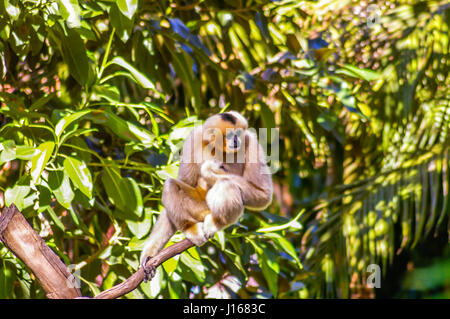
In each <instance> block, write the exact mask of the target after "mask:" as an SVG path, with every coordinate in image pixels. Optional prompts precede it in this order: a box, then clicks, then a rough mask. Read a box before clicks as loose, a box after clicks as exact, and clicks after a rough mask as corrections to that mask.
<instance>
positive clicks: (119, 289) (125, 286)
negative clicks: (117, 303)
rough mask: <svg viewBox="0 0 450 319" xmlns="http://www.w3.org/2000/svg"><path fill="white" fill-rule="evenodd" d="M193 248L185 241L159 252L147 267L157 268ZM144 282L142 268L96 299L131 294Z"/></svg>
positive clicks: (189, 242)
mask: <svg viewBox="0 0 450 319" xmlns="http://www.w3.org/2000/svg"><path fill="white" fill-rule="evenodd" d="M192 246H194V244H192V242H191V241H189V240H188V239H184V240H182V241H180V242H178V243H176V244H173V245H172V246H169V247H167V248H166V249H164V250H162V251H161V252H159V253H158V254H157V255H156V256H155V257H153V258H152V259H150V260H149V261H147V264H146V266H147V267H154V268H156V267H158V266H159V265H161V264H162V263H163V262H165V261H166V260H167V259H170V258H172V257H173V256H175V255H178V254H180V253H182V252H183V251H185V250H186V249H189V248H191V247H192ZM142 280H144V269H143V268H142V267H140V268H139V269H138V271H136V272H135V273H134V274H133V275H131V276H130V277H129V278H128V279H127V280H125V281H124V282H122V283H120V284H118V285H116V286H114V287H112V288H110V289H108V290H105V291H103V292H102V293H100V294H98V295H97V296H95V299H114V298H117V297H120V296H123V295H125V294H127V293H129V292H130V291H132V290H134V289H136V287H137V286H139V284H140V283H141V282H142Z"/></svg>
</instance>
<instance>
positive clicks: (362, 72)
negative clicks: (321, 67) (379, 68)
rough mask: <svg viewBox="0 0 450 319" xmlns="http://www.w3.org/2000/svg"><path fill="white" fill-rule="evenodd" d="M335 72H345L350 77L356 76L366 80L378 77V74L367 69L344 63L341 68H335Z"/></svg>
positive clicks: (373, 79)
mask: <svg viewBox="0 0 450 319" xmlns="http://www.w3.org/2000/svg"><path fill="white" fill-rule="evenodd" d="M336 73H337V74H345V75H349V76H352V77H357V78H360V79H363V80H366V81H368V82H370V81H375V80H377V79H378V78H379V77H380V74H378V73H377V72H375V71H373V70H369V69H360V68H358V67H356V66H353V65H350V64H345V65H344V67H343V68H342V69H338V70H336Z"/></svg>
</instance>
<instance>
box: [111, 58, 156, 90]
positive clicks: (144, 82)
mask: <svg viewBox="0 0 450 319" xmlns="http://www.w3.org/2000/svg"><path fill="white" fill-rule="evenodd" d="M109 64H116V65H118V66H121V67H122V68H124V69H126V70H127V71H128V72H130V73H131V75H132V76H133V78H134V79H135V80H136V81H137V82H138V83H139V84H140V85H141V86H142V87H143V88H145V89H150V90H152V91H153V92H155V93H156V95H157V96H159V97H161V98H162V97H163V94H162V93H160V92H159V91H158V90H156V87H155V84H154V83H153V82H152V81H150V80H149V79H148V78H147V77H146V76H145V75H144V74H142V73H141V72H139V71H138V70H137V69H136V68H135V67H134V66H132V65H131V64H129V63H128V62H127V61H125V60H124V59H123V58H122V57H115V58H114V59H112V60H111V61H110V62H109Z"/></svg>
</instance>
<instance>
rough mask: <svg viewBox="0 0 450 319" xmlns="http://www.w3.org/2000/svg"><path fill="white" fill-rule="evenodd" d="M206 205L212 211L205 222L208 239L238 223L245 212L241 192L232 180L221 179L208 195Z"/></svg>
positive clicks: (204, 226)
mask: <svg viewBox="0 0 450 319" xmlns="http://www.w3.org/2000/svg"><path fill="white" fill-rule="evenodd" d="M206 203H207V204H208V207H209V208H210V210H211V213H210V214H209V215H206V217H205V221H204V222H203V230H204V233H205V236H206V238H207V239H209V238H211V237H212V236H214V234H215V233H216V232H217V231H219V230H221V229H223V228H225V227H227V226H230V225H232V224H234V223H236V222H237V221H238V219H239V218H240V217H241V216H242V214H243V212H244V205H243V202H242V195H241V191H240V189H239V187H238V186H237V184H235V183H234V182H233V181H232V180H227V179H225V180H224V179H219V180H218V181H217V182H216V184H214V186H213V187H212V188H211V189H210V190H209V192H208V194H207V195H206Z"/></svg>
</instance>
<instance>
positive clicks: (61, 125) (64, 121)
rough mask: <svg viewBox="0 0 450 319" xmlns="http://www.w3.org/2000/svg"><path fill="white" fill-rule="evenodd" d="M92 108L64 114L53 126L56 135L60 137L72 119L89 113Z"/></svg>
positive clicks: (74, 119)
mask: <svg viewBox="0 0 450 319" xmlns="http://www.w3.org/2000/svg"><path fill="white" fill-rule="evenodd" d="M91 111H92V110H84V111H80V112H76V113H73V114H70V115H66V116H64V117H63V118H61V119H60V120H59V121H58V123H57V124H56V126H55V134H56V136H58V137H60V136H61V134H62V133H63V132H64V129H65V128H66V127H67V126H69V125H70V124H71V123H73V122H74V121H76V120H78V119H79V118H80V117H82V116H84V115H86V114H88V113H90V112H91Z"/></svg>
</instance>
